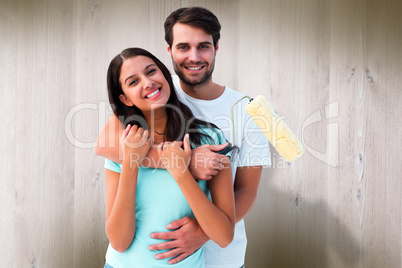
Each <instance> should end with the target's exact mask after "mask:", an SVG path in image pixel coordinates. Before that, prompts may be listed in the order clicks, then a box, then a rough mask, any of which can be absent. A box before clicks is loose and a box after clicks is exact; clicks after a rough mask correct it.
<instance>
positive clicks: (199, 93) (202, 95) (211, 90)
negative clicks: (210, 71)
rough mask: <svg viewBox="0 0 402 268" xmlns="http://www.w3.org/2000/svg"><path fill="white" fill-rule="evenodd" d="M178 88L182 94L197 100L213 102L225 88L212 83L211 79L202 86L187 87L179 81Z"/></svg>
mask: <svg viewBox="0 0 402 268" xmlns="http://www.w3.org/2000/svg"><path fill="white" fill-rule="evenodd" d="M180 86H181V88H182V89H183V91H184V93H186V94H187V95H189V96H190V97H193V98H195V99H199V100H214V99H217V98H219V97H220V96H221V95H222V94H223V92H224V91H225V87H224V86H221V85H218V84H216V83H214V82H212V79H210V80H209V81H207V82H206V83H204V84H202V85H195V86H192V85H187V84H186V83H183V81H182V80H180Z"/></svg>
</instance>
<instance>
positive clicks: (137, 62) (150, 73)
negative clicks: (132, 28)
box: [120, 56, 170, 113]
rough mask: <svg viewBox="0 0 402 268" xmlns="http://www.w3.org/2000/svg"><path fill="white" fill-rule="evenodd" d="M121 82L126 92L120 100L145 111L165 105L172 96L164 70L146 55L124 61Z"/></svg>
mask: <svg viewBox="0 0 402 268" xmlns="http://www.w3.org/2000/svg"><path fill="white" fill-rule="evenodd" d="M120 83H121V85H122V88H123V92H124V95H123V94H122V95H120V100H121V101H122V102H123V103H124V104H125V105H127V106H133V105H135V106H136V107H137V108H138V109H140V110H141V111H142V112H143V113H146V112H147V111H151V110H156V109H159V108H161V107H163V106H165V104H166V103H167V101H168V99H169V97H170V87H169V84H168V82H167V80H166V79H165V77H164V76H163V73H162V71H161V70H160V69H159V68H158V66H157V65H156V64H155V62H154V61H153V60H152V59H151V58H148V57H145V56H136V57H133V58H130V59H127V60H125V61H124V62H123V65H122V66H121V72H120Z"/></svg>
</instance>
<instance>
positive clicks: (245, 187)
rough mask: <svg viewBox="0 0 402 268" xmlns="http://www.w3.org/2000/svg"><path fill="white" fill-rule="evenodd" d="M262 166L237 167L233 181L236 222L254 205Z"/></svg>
mask: <svg viewBox="0 0 402 268" xmlns="http://www.w3.org/2000/svg"><path fill="white" fill-rule="evenodd" d="M261 172H262V166H249V167H238V168H237V171H236V179H235V183H234V193H235V206H236V223H237V222H239V221H240V220H242V219H243V218H244V217H245V216H246V215H247V214H248V213H249V212H250V211H251V210H252V209H253V207H254V204H255V200H256V198H257V192H258V186H259V185H260V179H261Z"/></svg>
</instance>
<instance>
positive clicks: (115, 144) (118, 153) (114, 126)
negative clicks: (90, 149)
mask: <svg viewBox="0 0 402 268" xmlns="http://www.w3.org/2000/svg"><path fill="white" fill-rule="evenodd" d="M123 131H124V125H123V124H122V123H121V122H120V121H119V119H118V118H117V117H116V116H115V115H114V114H113V115H111V116H110V118H109V120H108V121H107V122H106V124H105V126H104V127H103V128H102V130H101V131H100V132H99V136H98V138H97V139H96V146H95V149H94V151H95V154H97V155H99V156H103V157H105V158H107V159H109V160H112V161H113V162H116V163H122V162H123V153H122V150H121V149H120V146H119V140H120V137H121V135H122V133H123Z"/></svg>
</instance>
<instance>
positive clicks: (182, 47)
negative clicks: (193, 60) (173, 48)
mask: <svg viewBox="0 0 402 268" xmlns="http://www.w3.org/2000/svg"><path fill="white" fill-rule="evenodd" d="M187 48H188V47H187V46H180V47H178V49H180V50H186V49H187Z"/></svg>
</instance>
